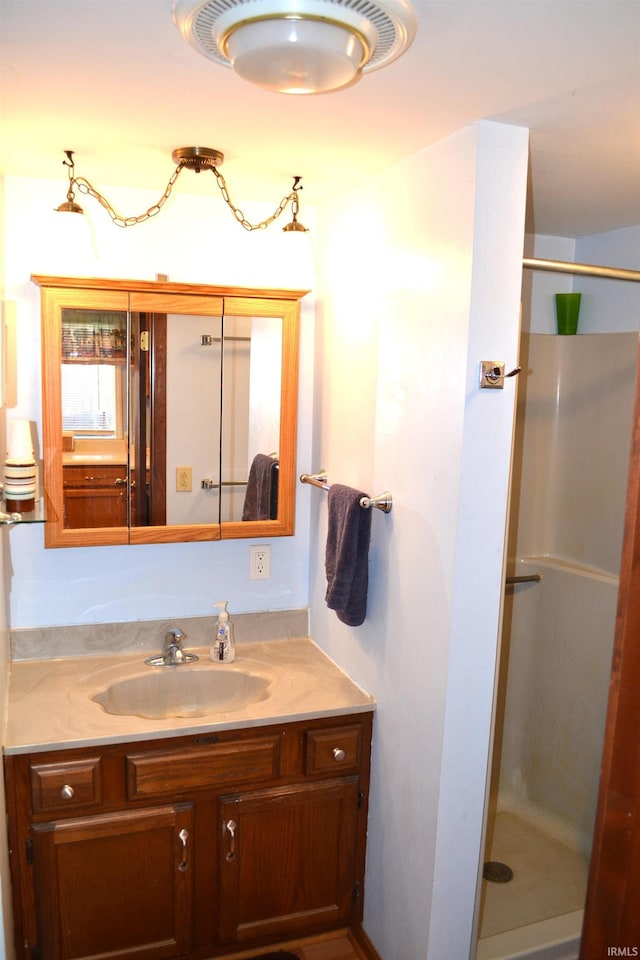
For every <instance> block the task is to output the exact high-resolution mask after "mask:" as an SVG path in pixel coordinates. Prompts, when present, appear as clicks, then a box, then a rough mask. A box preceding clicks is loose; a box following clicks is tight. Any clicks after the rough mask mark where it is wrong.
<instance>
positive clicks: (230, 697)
mask: <svg viewBox="0 0 640 960" xmlns="http://www.w3.org/2000/svg"><path fill="white" fill-rule="evenodd" d="M269 683H270V680H269V679H267V678H265V677H261V676H257V675H256V674H253V673H249V672H247V671H245V670H241V669H234V668H231V669H230V668H229V667H218V666H214V665H211V666H210V667H208V666H206V665H200V666H197V667H195V666H194V667H190V666H179V667H161V668H160V669H153V670H152V672H150V673H148V674H143V675H140V676H136V677H129V678H127V679H125V680H117V681H115V682H114V683H112V684H111V685H110V686H108V687H106V688H105V689H104V690H101V691H100V692H99V693H97V694H95V696H94V697H93V700H95V701H96V702H97V703H99V704H101V705H102V707H103V708H104V709H105V710H106V712H107V713H111V714H116V715H119V716H136V717H146V718H147V719H149V720H161V719H163V718H165V717H202V716H205V715H206V714H209V713H230V712H232V711H234V710H242V708H243V707H246V706H248V704H250V703H255V702H256V701H258V700H265V699H266V698H267V697H268V696H269V690H268V688H269Z"/></svg>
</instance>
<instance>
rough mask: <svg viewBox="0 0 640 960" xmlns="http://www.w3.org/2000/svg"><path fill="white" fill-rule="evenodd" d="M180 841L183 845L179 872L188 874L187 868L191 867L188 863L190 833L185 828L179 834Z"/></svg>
mask: <svg viewBox="0 0 640 960" xmlns="http://www.w3.org/2000/svg"><path fill="white" fill-rule="evenodd" d="M178 839H179V840H180V843H181V844H182V860H181V861H180V863H179V864H178V870H179V871H180V873H186V871H187V867H188V866H189V864H188V862H187V840H188V839H189V831H188V830H185V829H184V827H183V828H182V830H181V831H180V833H179V834H178Z"/></svg>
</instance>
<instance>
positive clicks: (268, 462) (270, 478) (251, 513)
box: [242, 453, 278, 520]
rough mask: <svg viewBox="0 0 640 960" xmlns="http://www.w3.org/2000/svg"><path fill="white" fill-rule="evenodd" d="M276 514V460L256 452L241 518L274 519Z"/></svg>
mask: <svg viewBox="0 0 640 960" xmlns="http://www.w3.org/2000/svg"><path fill="white" fill-rule="evenodd" d="M274 509H275V513H274ZM277 516H278V461H277V460H276V459H274V457H269V456H267V454H266V453H258V454H256V456H255V457H254V458H253V463H252V464H251V469H250V470H249V479H248V481H247V489H246V492H245V495H244V507H243V510H242V519H243V520H275V519H276V518H277Z"/></svg>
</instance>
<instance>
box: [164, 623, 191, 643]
mask: <svg viewBox="0 0 640 960" xmlns="http://www.w3.org/2000/svg"><path fill="white" fill-rule="evenodd" d="M186 639H187V635H186V633H184V631H183V630H181V629H180V627H172V628H171V630H168V631H167V633H165V635H164V642H165V644H172V643H173V644H176V646H178V647H179V646H180V644H181V643H182V641H183V640H186Z"/></svg>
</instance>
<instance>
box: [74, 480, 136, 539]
mask: <svg viewBox="0 0 640 960" xmlns="http://www.w3.org/2000/svg"><path fill="white" fill-rule="evenodd" d="M127 523H128V520H127V496H126V488H124V489H121V488H119V487H116V488H115V489H113V490H109V489H102V488H98V487H96V488H91V487H90V488H87V489H86V490H65V492H64V525H65V529H67V530H78V529H85V528H87V527H126V526H127Z"/></svg>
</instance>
